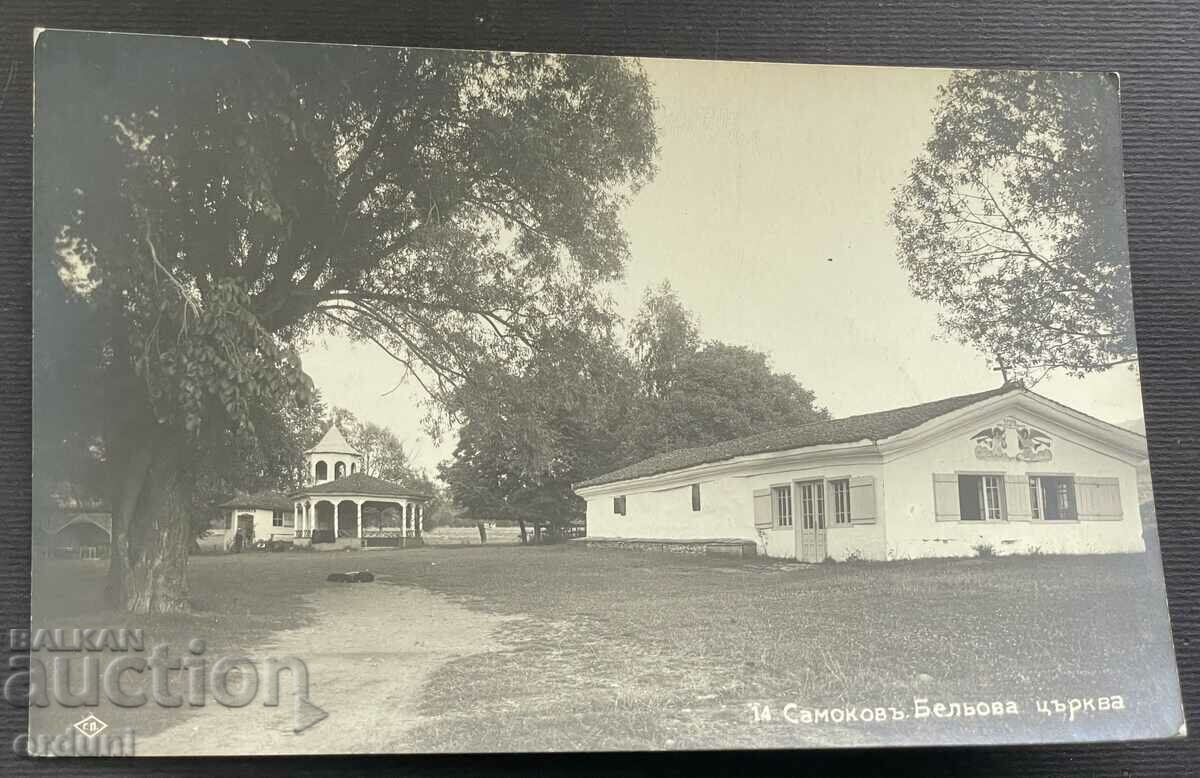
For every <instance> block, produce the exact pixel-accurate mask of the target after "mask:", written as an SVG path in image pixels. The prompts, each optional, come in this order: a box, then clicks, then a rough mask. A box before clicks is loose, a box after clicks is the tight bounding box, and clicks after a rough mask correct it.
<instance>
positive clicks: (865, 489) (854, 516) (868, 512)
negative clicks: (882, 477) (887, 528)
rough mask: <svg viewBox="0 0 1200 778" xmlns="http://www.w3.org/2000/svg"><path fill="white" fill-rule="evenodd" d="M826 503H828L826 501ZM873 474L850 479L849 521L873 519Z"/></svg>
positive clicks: (868, 520) (870, 520)
mask: <svg viewBox="0 0 1200 778" xmlns="http://www.w3.org/2000/svg"><path fill="white" fill-rule="evenodd" d="M827 504H828V503H827ZM875 515H876V514H875V476H873V475H861V476H856V477H854V478H851V479H850V521H865V522H872V521H875Z"/></svg>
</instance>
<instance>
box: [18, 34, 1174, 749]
mask: <svg viewBox="0 0 1200 778" xmlns="http://www.w3.org/2000/svg"><path fill="white" fill-rule="evenodd" d="M34 46H35V84H34V89H35V92H34V96H35V114H34V246H33V248H34V254H33V258H32V261H33V362H34V373H33V392H34V395H33V432H34V441H33V446H34V447H33V464H34V471H33V510H32V528H33V529H32V532H33V581H32V611H33V619H32V623H31V625H30V628H29V629H28V630H25V629H15V630H11V631H10V632H9V634H8V635H7V639H8V644H9V645H8V646H7V649H8V652H9V654H10V659H11V660H12V661H10V663H9V664H10V671H9V677H8V679H7V683H6V684H5V694H6V696H7V697H9V698H10V699H9V702H12V703H14V704H20V705H25V706H28V708H29V731H28V735H27V737H26V739H25V741H24V743H23V745H22V748H23V749H24V750H25V751H26V752H28V753H30V754H33V755H45V756H50V755H98V756H142V755H212V754H330V753H347V754H365V753H426V752H458V753H474V752H501V751H605V750H622V751H628V750H661V749H689V750H695V749H757V748H828V747H864V746H885V745H886V746H896V745H919V744H952V745H956V744H1004V743H1039V742H1064V741H1104V740H1126V739H1148V738H1168V737H1178V736H1182V735H1184V734H1185V731H1186V728H1185V724H1184V721H1183V712H1182V706H1181V702H1180V695H1179V683H1178V679H1177V675H1176V668H1175V659H1174V654H1173V649H1172V642H1171V628H1170V623H1169V619H1168V612H1167V604H1166V595H1165V591H1164V585H1163V579H1162V572H1161V562H1160V555H1159V548H1158V534H1157V528H1156V521H1155V511H1154V494H1153V489H1152V486H1151V480H1150V468H1149V462H1148V454H1147V445H1146V438H1145V425H1144V422H1143V414H1142V397H1141V388H1140V385H1139V376H1140V374H1139V366H1138V350H1137V342H1136V340H1135V335H1134V319H1133V301H1132V295H1131V286H1130V257H1129V251H1128V247H1127V242H1126V229H1125V211H1124V184H1123V173H1122V155H1121V128H1120V81H1119V78H1118V76H1117V75H1116V74H1111V73H1107V74H1106V73H1071V72H1034V71H999V70H966V69H963V70H936V69H914V68H881V67H851V66H823V65H799V64H771V63H748V62H722V61H697V60H673V59H655V58H641V59H638V58H621V57H604V56H580V55H557V54H543V53H528V52H504V51H466V50H451V49H415V48H390V47H373V46H345V45H319V44H306V43H283V42H271V41H247V40H238V39H216V38H213V39H209V38H204V39H202V38H180V37H168V36H147V35H128V34H111V33H103V32H71V31H61V30H40V31H38V34H37V35H36V39H35V43H34ZM1134 261H1135V262H1136V261H1137V258H1136V257H1135V258H1134Z"/></svg>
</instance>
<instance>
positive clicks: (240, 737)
mask: <svg viewBox="0 0 1200 778" xmlns="http://www.w3.org/2000/svg"><path fill="white" fill-rule="evenodd" d="M306 600H307V602H308V603H309V604H310V605H311V606H312V607H314V608H315V609H316V610H317V612H318V613H319V614H321V615H320V616H319V617H318V618H317V619H316V620H315V621H314V622H313V623H312V624H310V625H308V626H306V627H303V628H300V629H295V630H288V631H286V632H281V633H278V634H276V635H275V636H274V638H273V639H272V640H271V641H270V642H267V643H264V644H263V645H261V646H258V647H256V649H255V656H257V657H260V658H261V657H268V656H269V657H288V656H291V657H298V658H300V659H302V660H303V661H304V662H305V663H306V664H307V666H308V672H309V699H310V700H311V701H312V703H313V704H314V705H317V706H320V707H321V708H323V709H324V710H325V711H327V712H328V714H329V717H328V718H326V719H325V720H323V721H320V722H318V723H317V724H315V725H313V726H312V727H311V728H309V729H307V730H306V731H304V732H301V733H300V734H295V733H293V731H292V730H293V726H294V722H295V713H294V706H293V699H294V698H293V697H292V691H291V690H292V688H293V687H292V685H291V682H290V680H289V679H288V678H287V674H286V673H285V674H283V677H282V679H281V682H280V687H281V689H282V690H283V693H282V694H281V699H280V705H279V706H278V707H266V706H264V705H263V704H262V698H263V697H264V694H263V689H262V687H263V685H264V684H265V678H263V676H262V674H261V673H260V691H259V697H258V699H256V700H255V701H254V702H252V703H250V704H249V705H247V706H245V707H243V708H226V707H224V706H222V705H220V704H218V703H217V702H215V701H214V700H212V699H211V695H210V698H209V702H208V704H207V705H206V706H205V707H204V708H203V709H202V710H199V711H198V712H196V713H193V714H192V715H190V716H189V717H188V718H187V719H186V720H184V721H183V722H181V723H180V724H178V725H176V726H173V727H170V728H168V729H166V730H164V731H162V732H160V733H158V734H156V735H154V736H151V737H148V738H145V739H140V738H139V739H138V740H137V743H136V751H137V754H138V755H140V756H142V755H144V756H151V755H155V756H157V755H176V754H180V755H184V754H190V755H199V754H297V753H307V754H323V753H376V752H397V751H400V752H404V751H421V750H425V749H422V747H421V744H419V743H412V742H409V740H408V738H407V736H406V733H407V730H408V729H409V728H411V727H412V726H413V725H414V724H416V723H418V717H417V706H418V704H419V702H420V692H421V687H422V685H423V684H424V682H425V680H426V679H427V678H428V677H429V676H430V674H432V673H433V672H434V671H435V670H436V669H437V668H438V667H440V666H441V665H443V664H445V663H446V662H449V661H451V660H453V659H456V658H459V657H462V656H466V655H470V654H478V653H484V652H488V651H495V650H497V649H498V648H500V645H499V644H498V643H496V642H495V641H494V639H493V638H492V634H493V631H494V629H495V628H496V627H497V626H498V625H499V624H501V623H502V622H503V621H504V620H505V619H504V618H503V617H499V616H491V615H488V614H485V613H480V612H478V611H474V610H470V609H468V608H466V607H464V606H462V605H459V604H457V603H455V602H453V601H451V600H449V599H447V598H446V597H443V596H441V595H437V594H433V593H431V592H428V591H425V590H423V589H414V588H409V587H400V586H394V585H391V584H388V583H380V582H376V583H372V584H353V585H342V586H337V585H333V584H330V585H328V586H326V587H325V588H322V589H321V590H320V591H319V592H317V593H315V594H313V595H309V596H308V597H307V598H306ZM208 659H209V661H210V663H211V662H213V661H215V660H216V659H217V657H209V658H208ZM233 685H234V686H235V687H236V684H233Z"/></svg>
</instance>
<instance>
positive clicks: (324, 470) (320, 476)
mask: <svg viewBox="0 0 1200 778" xmlns="http://www.w3.org/2000/svg"><path fill="white" fill-rule="evenodd" d="M313 476H314V477H315V478H316V479H317V480H318V481H324V480H326V479H327V478H329V465H327V464H325V460H321V461H319V462H317V464H316V465H314V466H313Z"/></svg>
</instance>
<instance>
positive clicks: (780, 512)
mask: <svg viewBox="0 0 1200 778" xmlns="http://www.w3.org/2000/svg"><path fill="white" fill-rule="evenodd" d="M771 508H772V510H774V512H775V524H776V525H777V526H780V527H790V526H792V487H790V486H772V487H771Z"/></svg>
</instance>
